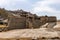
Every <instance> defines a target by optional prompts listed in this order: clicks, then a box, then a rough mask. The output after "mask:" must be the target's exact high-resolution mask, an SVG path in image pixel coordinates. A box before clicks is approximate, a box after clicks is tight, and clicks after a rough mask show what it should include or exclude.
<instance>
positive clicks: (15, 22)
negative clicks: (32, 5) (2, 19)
mask: <svg viewBox="0 0 60 40" xmlns="http://www.w3.org/2000/svg"><path fill="white" fill-rule="evenodd" d="M24 28H26V19H25V18H22V17H21V18H18V17H11V18H10V19H9V23H8V29H24Z"/></svg>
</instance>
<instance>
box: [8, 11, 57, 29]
mask: <svg viewBox="0 0 60 40" xmlns="http://www.w3.org/2000/svg"><path fill="white" fill-rule="evenodd" d="M8 17H9V18H8V29H25V28H31V29H32V28H33V29H34V28H40V27H41V26H42V25H44V24H46V23H48V26H46V27H47V28H53V26H54V25H56V20H57V19H56V17H55V16H37V15H36V14H32V13H30V12H25V11H21V12H20V13H16V14H14V13H10V14H9V16H8ZM52 24H53V25H52ZM51 25H52V26H51Z"/></svg>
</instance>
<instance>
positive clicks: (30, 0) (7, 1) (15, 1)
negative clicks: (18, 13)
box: [0, 0, 60, 19]
mask: <svg viewBox="0 0 60 40" xmlns="http://www.w3.org/2000/svg"><path fill="white" fill-rule="evenodd" d="M0 7H1V8H5V9H7V10H17V9H23V10H25V11H28V12H32V13H33V14H37V15H39V16H42V15H48V16H56V17H57V19H60V0H0Z"/></svg>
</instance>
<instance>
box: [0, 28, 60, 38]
mask: <svg viewBox="0 0 60 40" xmlns="http://www.w3.org/2000/svg"><path fill="white" fill-rule="evenodd" d="M59 33H60V32H57V31H55V30H53V29H48V28H39V29H16V30H11V31H7V32H0V38H24V37H25V38H28V37H30V38H33V39H36V38H42V37H45V38H54V37H60V35H59Z"/></svg>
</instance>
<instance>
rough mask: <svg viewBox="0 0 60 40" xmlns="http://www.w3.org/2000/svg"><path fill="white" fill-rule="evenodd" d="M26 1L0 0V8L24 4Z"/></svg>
mask: <svg viewBox="0 0 60 40" xmlns="http://www.w3.org/2000/svg"><path fill="white" fill-rule="evenodd" d="M27 1H28V0H0V7H3V6H9V5H15V4H16V3H18V2H19V3H26V2H27Z"/></svg>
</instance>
